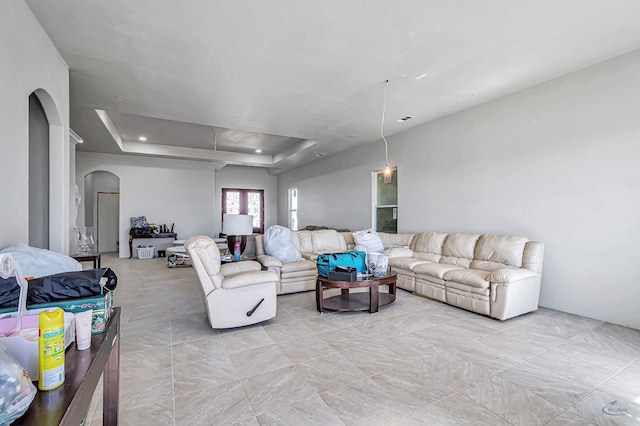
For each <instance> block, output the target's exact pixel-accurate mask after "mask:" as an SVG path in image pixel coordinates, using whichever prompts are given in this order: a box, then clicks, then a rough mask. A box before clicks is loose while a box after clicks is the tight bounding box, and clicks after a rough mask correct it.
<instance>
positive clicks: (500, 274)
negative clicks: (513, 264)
mask: <svg viewBox="0 0 640 426" xmlns="http://www.w3.org/2000/svg"><path fill="white" fill-rule="evenodd" d="M537 275H539V274H537V273H535V272H533V271H531V270H529V269H524V268H500V269H496V270H495V271H493V272H492V273H491V274H489V276H488V277H487V281H489V282H492V283H497V284H502V285H509V283H512V282H516V281H521V280H525V279H527V278H532V277H535V276H537Z"/></svg>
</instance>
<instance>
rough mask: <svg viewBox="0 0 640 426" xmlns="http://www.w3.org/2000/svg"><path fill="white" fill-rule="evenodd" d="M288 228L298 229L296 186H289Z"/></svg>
mask: <svg viewBox="0 0 640 426" xmlns="http://www.w3.org/2000/svg"><path fill="white" fill-rule="evenodd" d="M289 229H291V230H292V231H297V230H298V188H289Z"/></svg>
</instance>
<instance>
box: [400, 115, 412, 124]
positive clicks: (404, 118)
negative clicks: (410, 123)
mask: <svg viewBox="0 0 640 426" xmlns="http://www.w3.org/2000/svg"><path fill="white" fill-rule="evenodd" d="M412 118H415V117H414V116H413V115H405V116H404V117H402V118H398V119H397V120H396V121H397V122H398V123H404V122H405V121H407V120H411V119H412Z"/></svg>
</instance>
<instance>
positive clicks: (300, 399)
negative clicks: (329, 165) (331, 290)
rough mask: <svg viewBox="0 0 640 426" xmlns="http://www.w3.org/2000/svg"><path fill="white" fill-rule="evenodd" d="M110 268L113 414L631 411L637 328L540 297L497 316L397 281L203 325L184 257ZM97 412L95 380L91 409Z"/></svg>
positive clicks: (215, 419)
mask: <svg viewBox="0 0 640 426" xmlns="http://www.w3.org/2000/svg"><path fill="white" fill-rule="evenodd" d="M103 265H107V266H110V267H111V268H113V269H114V271H116V273H117V274H118V277H119V283H118V288H117V290H116V294H115V297H116V304H117V305H120V306H122V314H123V316H122V320H123V327H122V336H123V337H122V341H121V370H120V372H121V382H120V423H121V424H122V425H147V424H148V425H276V424H277V425H313V424H318V425H471V424H473V425H538V424H548V425H590V424H598V425H631V424H633V425H637V424H640V331H638V330H635V329H630V328H625V327H621V326H617V325H613V324H608V323H603V322H601V321H597V320H593V319H589V318H584V317H579V316H575V315H570V314H567V313H563V312H558V311H553V310H549V309H540V310H538V311H537V312H535V313H532V314H528V315H524V316H521V317H518V318H514V319H511V320H508V321H505V322H500V321H496V320H492V319H490V318H487V317H484V316H481V315H477V314H473V313H469V312H466V311H464V310H461V309H458V308H455V307H451V306H447V305H444V304H441V303H438V302H434V301H431V300H428V299H425V298H421V297H418V296H414V295H411V294H410V293H408V292H406V291H403V290H399V291H398V293H399V294H398V298H397V300H396V302H395V303H394V304H392V305H389V306H387V307H384V308H382V309H381V311H380V312H379V313H377V314H373V315H371V314H368V313H364V312H355V313H331V314H328V313H325V314H319V313H318V312H317V311H316V309H315V302H314V294H313V292H307V293H300V294H292V295H284V296H280V297H278V315H277V317H276V318H275V319H273V320H270V321H268V322H264V323H262V324H260V325H255V326H250V327H245V328H241V329H232V330H220V331H218V330H213V329H211V328H210V327H209V325H208V322H207V319H206V316H205V311H204V305H203V303H202V301H201V298H200V293H199V288H198V286H199V284H198V281H197V279H196V278H195V275H194V273H193V270H192V269H191V268H179V269H169V268H167V267H166V261H165V260H164V259H152V260H127V259H118V258H116V257H115V256H108V255H106V256H103ZM89 415H90V416H91V417H90V418H92V419H93V421H92V422H91V425H92V426H96V425H99V424H101V415H102V403H101V390H100V388H99V389H98V390H97V391H96V395H95V397H94V401H93V403H92V406H91V411H90V414H89Z"/></svg>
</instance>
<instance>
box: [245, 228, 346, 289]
mask: <svg viewBox="0 0 640 426" xmlns="http://www.w3.org/2000/svg"><path fill="white" fill-rule="evenodd" d="M291 238H292V240H293V245H294V246H295V247H296V248H297V249H298V251H299V252H300V253H301V255H302V260H298V261H294V262H287V263H283V262H281V261H280V260H278V259H276V258H275V257H273V256H269V255H267V254H266V253H265V251H264V238H263V236H262V235H256V255H257V257H258V262H260V263H261V264H262V266H264V267H266V268H267V269H268V270H270V271H275V272H276V273H277V274H278V277H279V278H280V280H279V281H278V283H277V289H278V294H285V293H296V292H299V291H307V290H314V289H315V288H316V276H317V275H318V273H317V268H316V263H315V260H316V256H318V255H319V254H322V253H335V252H341V251H345V250H347V243H346V241H345V237H344V234H342V233H340V232H337V231H335V230H333V229H323V230H319V231H293V232H292V236H291Z"/></svg>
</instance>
